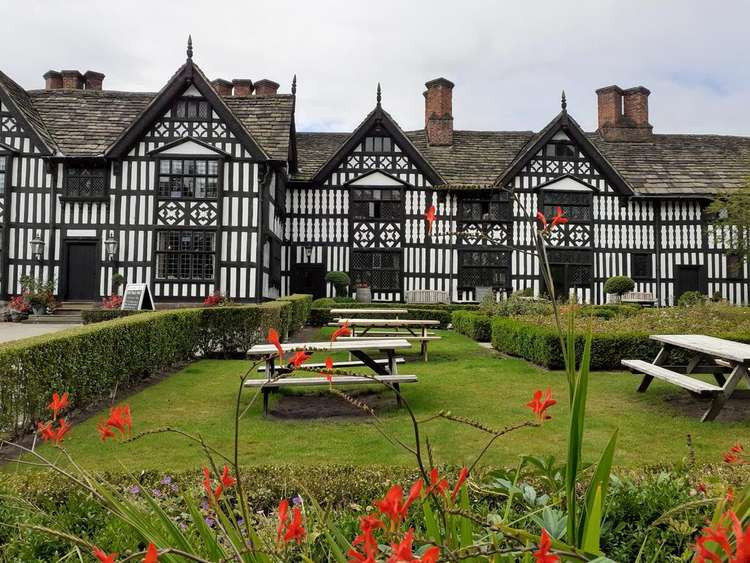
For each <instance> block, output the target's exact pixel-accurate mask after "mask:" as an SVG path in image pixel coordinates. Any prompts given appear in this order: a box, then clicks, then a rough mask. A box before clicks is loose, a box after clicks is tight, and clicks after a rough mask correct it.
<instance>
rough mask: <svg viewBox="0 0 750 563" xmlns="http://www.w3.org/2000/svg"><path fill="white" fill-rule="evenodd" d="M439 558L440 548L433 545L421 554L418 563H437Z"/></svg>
mask: <svg viewBox="0 0 750 563" xmlns="http://www.w3.org/2000/svg"><path fill="white" fill-rule="evenodd" d="M439 558H440V548H439V547H438V546H436V545H433V546H432V547H431V548H429V549H428V550H427V551H425V552H424V553H423V554H422V558H421V559H420V560H419V563H437V561H438V559H439Z"/></svg>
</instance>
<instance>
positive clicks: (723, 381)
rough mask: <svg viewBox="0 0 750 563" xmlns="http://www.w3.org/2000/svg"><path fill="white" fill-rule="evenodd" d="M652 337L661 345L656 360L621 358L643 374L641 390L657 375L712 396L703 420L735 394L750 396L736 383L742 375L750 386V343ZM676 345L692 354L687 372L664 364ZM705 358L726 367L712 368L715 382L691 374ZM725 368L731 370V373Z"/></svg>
mask: <svg viewBox="0 0 750 563" xmlns="http://www.w3.org/2000/svg"><path fill="white" fill-rule="evenodd" d="M651 339H652V340H656V341H657V342H660V343H661V345H662V346H661V349H660V350H659V353H658V354H657V355H656V358H655V359H654V361H653V362H651V363H649V362H646V361H643V360H622V365H624V366H625V367H627V368H629V369H630V370H631V371H632V372H634V373H642V374H643V379H642V381H641V384H640V386H639V387H638V391H639V392H641V393H643V392H645V391H646V390H647V389H648V387H649V385H650V384H651V382H652V381H653V380H654V379H655V378H656V379H661V380H662V381H667V382H668V383H672V384H673V385H677V386H678V387H682V388H683V389H686V390H687V391H689V392H690V393H692V394H694V395H696V396H702V397H710V398H711V399H712V401H711V406H710V407H709V409H708V410H707V411H706V412H705V413H704V414H703V417H702V418H701V421H703V422H706V421H710V420H713V419H715V418H716V416H717V415H718V414H719V412H721V409H722V408H723V407H724V404H725V403H726V401H727V400H728V399H729V397H731V396H732V395H734V396H737V397H739V396H742V397H750V390H738V389H737V385H738V384H739V383H740V382H741V381H742V380H743V379H745V380H746V382H747V384H748V387H750V374H748V366H750V345H748V344H743V343H740V342H734V341H732V340H725V339H723V338H716V337H713V336H704V335H702V334H655V335H652V336H651ZM675 349H681V350H686V351H688V352H689V354H690V359H689V361H688V363H687V365H686V366H685V368H684V371H685V373H684V374H683V373H680V372H677V371H674V370H672V369H668V368H667V367H664V366H665V364H666V363H667V362H668V360H669V357H670V354H671V352H672V351H673V350H675ZM704 358H708V359H709V360H711V362H712V363H713V364H714V365H716V366H717V367H719V368H723V369H714V370H711V373H712V374H713V376H714V378H715V379H716V383H717V384H716V385H714V384H712V383H707V382H705V381H702V380H700V379H696V378H694V377H691V376H690V374H691V373H695V372H696V371H698V370H700V369H702V368H701V365H700V364H701V360H702V359H704ZM703 369H705V368H703ZM725 372H728V375H727V374H726V373H725Z"/></svg>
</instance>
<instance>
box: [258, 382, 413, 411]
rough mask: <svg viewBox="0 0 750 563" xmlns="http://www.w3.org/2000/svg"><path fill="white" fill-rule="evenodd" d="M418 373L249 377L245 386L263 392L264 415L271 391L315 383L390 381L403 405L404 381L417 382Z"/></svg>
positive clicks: (342, 383)
mask: <svg viewBox="0 0 750 563" xmlns="http://www.w3.org/2000/svg"><path fill="white" fill-rule="evenodd" d="M417 381H418V380H417V376H416V375H374V376H372V377H361V376H354V375H342V376H338V377H337V376H335V375H334V376H333V380H332V381H331V382H330V383H329V381H328V380H327V379H326V378H325V377H280V378H278V379H273V380H268V379H248V380H247V381H245V387H251V388H260V389H261V391H262V392H263V416H268V396H269V395H270V393H271V391H273V390H275V389H279V388H280V387H310V386H315V385H377V384H384V383H388V384H390V385H392V386H393V388H394V389H395V390H396V404H397V405H398V406H399V407H400V406H401V397H400V396H399V394H398V393H399V392H400V385H401V384H402V383H417Z"/></svg>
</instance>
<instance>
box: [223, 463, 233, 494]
mask: <svg viewBox="0 0 750 563" xmlns="http://www.w3.org/2000/svg"><path fill="white" fill-rule="evenodd" d="M220 481H221V484H222V485H223V486H224V488H225V489H228V488H229V487H231V486H233V485H234V484H235V483H237V479H235V478H234V477H232V476H230V475H229V468H228V467H227V466H226V465H225V466H224V471H223V472H222V473H221V478H220Z"/></svg>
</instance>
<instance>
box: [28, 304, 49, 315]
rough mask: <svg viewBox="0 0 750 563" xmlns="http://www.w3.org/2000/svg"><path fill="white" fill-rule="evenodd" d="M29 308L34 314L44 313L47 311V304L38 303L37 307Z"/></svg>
mask: <svg viewBox="0 0 750 563" xmlns="http://www.w3.org/2000/svg"><path fill="white" fill-rule="evenodd" d="M31 310H32V311H34V314H35V315H44V314H46V313H47V306H46V305H40V306H39V307H32V308H31Z"/></svg>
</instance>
